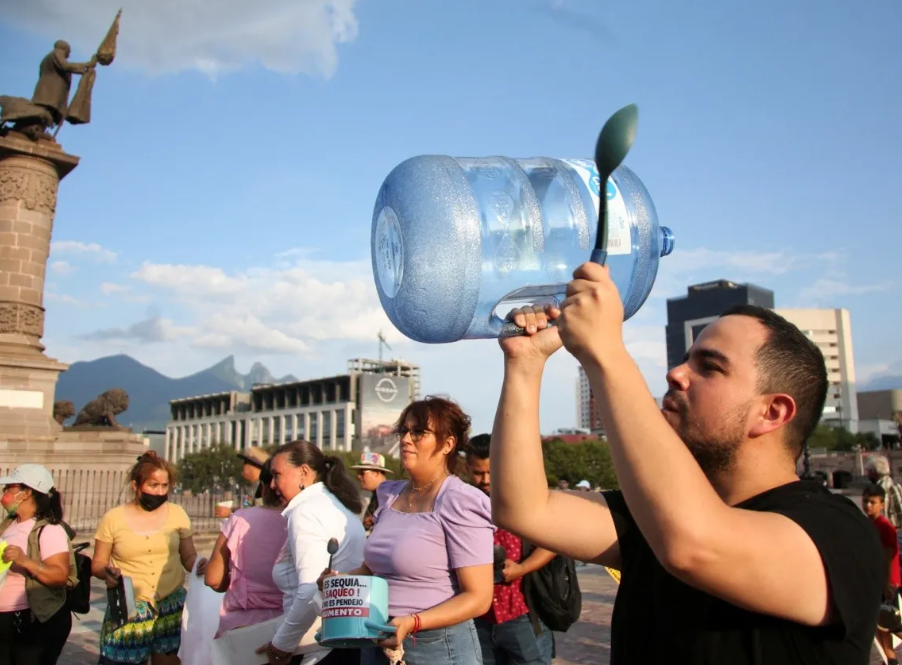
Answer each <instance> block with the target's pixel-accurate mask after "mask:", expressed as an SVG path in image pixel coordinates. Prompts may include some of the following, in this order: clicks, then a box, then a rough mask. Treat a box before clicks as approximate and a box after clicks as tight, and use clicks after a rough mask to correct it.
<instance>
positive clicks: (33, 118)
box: [0, 10, 122, 141]
mask: <svg viewBox="0 0 902 665" xmlns="http://www.w3.org/2000/svg"><path fill="white" fill-rule="evenodd" d="M121 15H122V10H120V11H119V13H118V14H116V18H115V20H114V21H113V25H112V26H110V29H109V32H107V35H106V37H105V38H104V40H103V42H102V43H101V44H100V48H98V49H97V53H95V54H94V56H93V57H92V58H91V59H90V60H89V61H88V62H69V56H70V55H71V53H72V48H71V47H70V46H69V43H68V42H66V41H64V40H62V39H60V40H58V41H57V42H56V43H55V44H54V45H53V51H51V52H50V53H48V54H47V55H46V56H45V57H44V59H43V60H41V65H40V67H39V70H38V74H39V76H38V83H37V85H36V86H35V89H34V95H32V97H31V99H30V100H28V99H25V98H24V97H11V96H9V95H0V136H2V135H3V134H5V133H6V131H8V130H5V129H4V127H5V125H6V123H11V124H12V127H11V128H10V129H11V130H12V131H15V132H17V133H19V134H20V135H22V136H24V137H26V138H29V139H31V140H33V141H36V140H38V139H47V140H51V141H52V140H53V137H52V136H50V135H49V134H48V133H47V130H49V129H50V128H51V127H56V132H59V130H60V127H62V125H63V122H64V121H65V120H68V121H69V123H70V124H73V125H78V124H84V123H88V122H90V121H91V92H92V90H93V88H94V79H95V78H96V75H97V74H96V71H95V68H96V66H97V64H98V63H99V64H101V65H109V64H110V63H112V62H113V59H114V58H115V56H116V39H117V37H118V35H119V17H120V16H121ZM73 74H80V75H81V80H80V81H79V84H78V90H76V92H75V96H74V97H73V98H72V101H71V103H70V101H69V92H70V90H71V89H72V75H73ZM54 136H56V133H54Z"/></svg>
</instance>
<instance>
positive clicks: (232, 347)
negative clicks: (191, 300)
mask: <svg viewBox="0 0 902 665" xmlns="http://www.w3.org/2000/svg"><path fill="white" fill-rule="evenodd" d="M203 330H204V332H203V333H201V334H200V335H199V336H198V337H196V338H195V339H194V341H193V342H192V345H193V346H196V347H207V348H213V349H224V350H227V351H228V352H229V353H233V352H235V351H238V352H242V351H250V352H253V351H259V352H263V353H273V354H281V353H286V354H292V353H295V354H305V353H307V352H308V351H309V350H310V347H309V346H307V344H306V343H305V342H304V341H303V340H300V339H297V338H296V337H291V336H290V335H287V334H286V333H284V332H282V331H280V330H273V329H271V328H269V327H268V326H266V325H265V324H264V323H263V322H262V321H260V320H259V319H258V318H256V317H255V316H253V315H250V314H237V315H235V316H230V315H227V314H223V313H213V314H211V315H210V316H209V317H207V319H206V320H204V322H203Z"/></svg>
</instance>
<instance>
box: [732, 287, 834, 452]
mask: <svg viewBox="0 0 902 665" xmlns="http://www.w3.org/2000/svg"><path fill="white" fill-rule="evenodd" d="M725 316H748V317H751V318H753V319H756V320H757V321H758V322H759V323H761V325H763V326H764V327H765V328H766V329H767V340H766V341H765V342H764V344H762V345H761V348H759V349H758V353H757V355H756V358H755V360H756V364H757V369H758V390H759V391H760V392H761V393H762V394H765V393H785V394H787V395H789V396H790V397H792V399H793V400H795V403H796V415H795V418H793V419H792V420H791V421H790V422H789V423H788V424H787V425H786V445H787V446H788V447H789V449H790V451H792V453H793V455H794V457H795V458H796V459H798V457H799V455H800V454H801V452H802V446H803V445H804V443H805V441H807V440H808V437H810V436H811V433H812V432H814V429H815V428H816V427H817V424H818V423H819V422H820V419H821V415H822V414H823V412H824V403H825V402H826V401H827V389H828V387H829V384H828V382H827V367H826V364H825V363H824V354H823V353H821V350H820V349H819V348H817V345H816V344H815V343H814V342H812V341H811V340H810V339H808V338H807V337H806V336H805V335H804V333H802V331H801V330H799V329H798V327H797V326H796V325H794V324H792V323H790V322H789V321H787V320H786V319H784V318H783V317H782V316H780V315H779V314H777V313H776V312H774V311H773V310H770V309H766V308H764V307H758V306H756V305H737V306H735V307H731V308H730V309H728V310H727V311H726V312H724V313H723V314H721V318H723V317H725Z"/></svg>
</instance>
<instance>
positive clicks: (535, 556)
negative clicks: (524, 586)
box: [502, 547, 557, 582]
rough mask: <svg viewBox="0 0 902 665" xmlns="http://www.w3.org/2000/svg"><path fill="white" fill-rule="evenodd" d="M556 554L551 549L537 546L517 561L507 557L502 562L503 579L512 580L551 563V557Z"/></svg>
mask: <svg viewBox="0 0 902 665" xmlns="http://www.w3.org/2000/svg"><path fill="white" fill-rule="evenodd" d="M556 556H557V555H556V554H555V553H554V552H552V551H551V550H545V549H542V548H541V547H537V548H535V549H534V550H533V551H532V552H531V553H530V555H529V556H528V557H526V558H525V559H523V561H520V562H519V563H518V562H516V561H511V560H510V559H508V560H507V561H505V562H504V570H503V571H502V573H503V574H504V581H505V582H513V581H514V580H515V579H517V578H520V577H523V576H524V575H529V574H530V573H534V572H535V571H537V570H540V569H542V568H544V567H545V566H547V565H548V564H549V563H551V561H552V559H554V557H556Z"/></svg>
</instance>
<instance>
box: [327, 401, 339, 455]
mask: <svg viewBox="0 0 902 665" xmlns="http://www.w3.org/2000/svg"><path fill="white" fill-rule="evenodd" d="M337 416H338V413H337V412H336V411H335V409H332V410H330V411H329V448H330V449H331V450H335V448H336V447H337V446H336V443H337V441H338V437H337V436H336V432H335V425H336V423H337V420H338V419H337Z"/></svg>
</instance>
